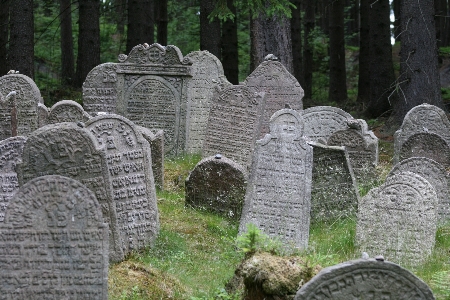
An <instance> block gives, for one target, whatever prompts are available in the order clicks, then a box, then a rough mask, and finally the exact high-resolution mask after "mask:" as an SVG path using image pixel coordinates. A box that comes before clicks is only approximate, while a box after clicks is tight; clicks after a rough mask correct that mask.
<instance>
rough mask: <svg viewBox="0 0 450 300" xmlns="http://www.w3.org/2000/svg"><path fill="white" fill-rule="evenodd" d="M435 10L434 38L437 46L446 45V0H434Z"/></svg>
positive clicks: (447, 40) (447, 34)
mask: <svg viewBox="0 0 450 300" xmlns="http://www.w3.org/2000/svg"><path fill="white" fill-rule="evenodd" d="M434 5H435V10H436V18H435V20H436V40H437V46H438V47H446V46H448V45H449V44H448V42H449V38H448V37H449V30H450V28H448V20H447V11H448V5H447V0H434Z"/></svg>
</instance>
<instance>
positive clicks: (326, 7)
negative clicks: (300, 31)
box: [316, 0, 330, 35]
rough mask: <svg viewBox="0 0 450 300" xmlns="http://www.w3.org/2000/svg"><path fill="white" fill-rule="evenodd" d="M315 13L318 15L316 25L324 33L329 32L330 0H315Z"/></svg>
mask: <svg viewBox="0 0 450 300" xmlns="http://www.w3.org/2000/svg"><path fill="white" fill-rule="evenodd" d="M316 15H317V16H318V21H317V25H318V26H319V27H320V29H322V32H323V33H325V35H328V33H329V18H330V0H317V9H316Z"/></svg>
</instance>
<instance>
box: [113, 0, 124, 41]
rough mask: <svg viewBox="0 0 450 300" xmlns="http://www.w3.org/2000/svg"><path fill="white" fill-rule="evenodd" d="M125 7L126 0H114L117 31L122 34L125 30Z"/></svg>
mask: <svg viewBox="0 0 450 300" xmlns="http://www.w3.org/2000/svg"><path fill="white" fill-rule="evenodd" d="M126 7H127V1H126V0H115V9H116V22H117V32H119V33H120V34H123V33H124V32H125V19H126V15H125V11H126Z"/></svg>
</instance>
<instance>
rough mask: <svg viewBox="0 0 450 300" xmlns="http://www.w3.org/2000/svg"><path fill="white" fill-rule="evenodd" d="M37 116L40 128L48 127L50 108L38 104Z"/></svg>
mask: <svg viewBox="0 0 450 300" xmlns="http://www.w3.org/2000/svg"><path fill="white" fill-rule="evenodd" d="M37 114H38V127H39V128H40V127H44V126H45V125H47V119H48V107H47V106H45V105H44V104H43V103H38V108H37Z"/></svg>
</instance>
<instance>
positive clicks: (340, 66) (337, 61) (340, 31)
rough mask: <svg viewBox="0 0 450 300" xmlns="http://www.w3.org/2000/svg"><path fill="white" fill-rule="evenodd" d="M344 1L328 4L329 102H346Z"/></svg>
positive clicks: (339, 0)
mask: <svg viewBox="0 0 450 300" xmlns="http://www.w3.org/2000/svg"><path fill="white" fill-rule="evenodd" d="M344 4H345V1H344V0H333V1H332V2H331V3H330V27H329V30H330V87H329V94H328V99H329V101H331V102H336V103H345V102H346V101H347V98H348V97H347V80H346V78H347V75H346V70H345V40H344Z"/></svg>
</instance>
